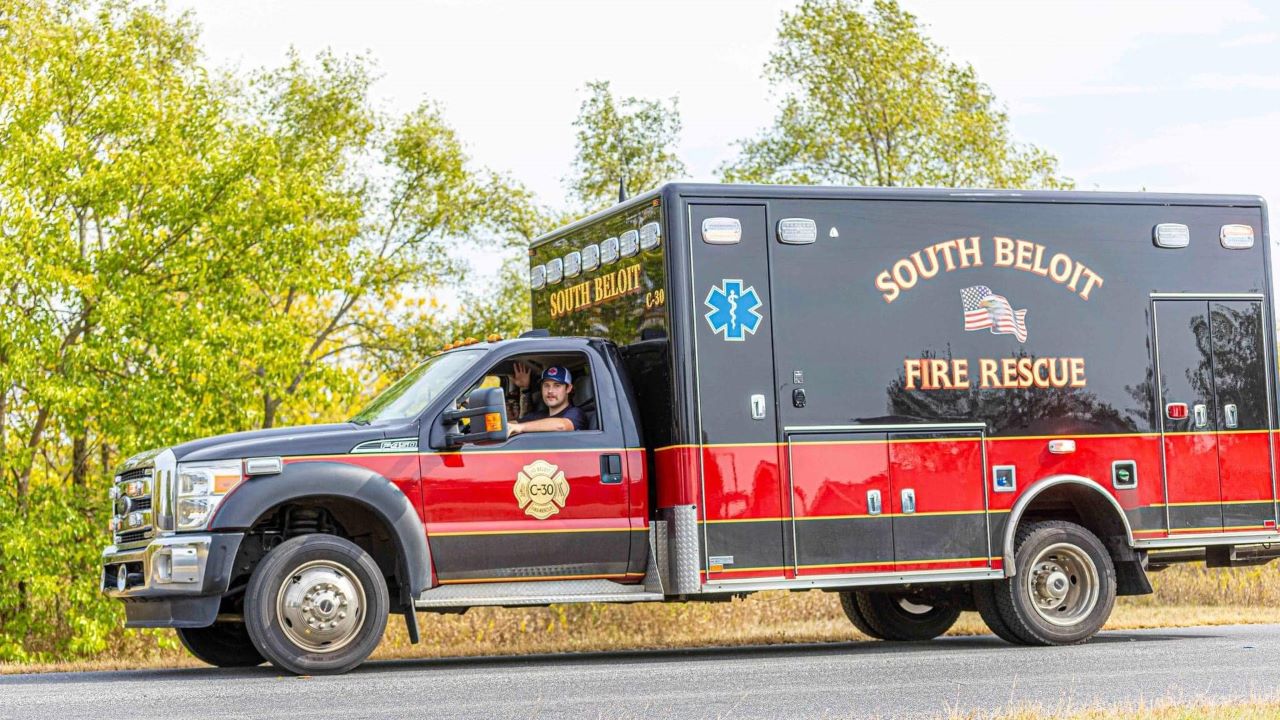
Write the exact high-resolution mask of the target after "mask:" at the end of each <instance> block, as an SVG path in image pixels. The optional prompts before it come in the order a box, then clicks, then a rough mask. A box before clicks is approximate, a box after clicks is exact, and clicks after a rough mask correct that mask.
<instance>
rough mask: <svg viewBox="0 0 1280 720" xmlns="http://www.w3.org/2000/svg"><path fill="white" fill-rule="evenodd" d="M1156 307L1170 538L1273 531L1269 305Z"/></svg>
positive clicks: (1180, 302)
mask: <svg viewBox="0 0 1280 720" xmlns="http://www.w3.org/2000/svg"><path fill="white" fill-rule="evenodd" d="M1154 307H1155V317H1156V334H1157V350H1158V362H1159V368H1160V372H1159V382H1160V406H1159V408H1158V409H1159V412H1160V416H1161V432H1162V435H1163V437H1162V443H1163V450H1164V463H1165V488H1166V502H1167V512H1168V518H1169V533H1170V535H1180V534H1193V533H1205V532H1223V531H1226V532H1247V531H1250V530H1264V529H1272V528H1274V527H1275V520H1276V517H1275V486H1274V484H1273V483H1272V457H1271V452H1272V450H1271V440H1270V432H1269V428H1270V427H1271V424H1272V419H1271V415H1270V403H1269V398H1270V396H1269V393H1268V382H1267V367H1266V339H1265V337H1264V332H1265V330H1264V328H1265V327H1266V325H1265V319H1264V312H1263V304H1262V301H1261V300H1252V299H1240V300H1236V299H1222V300H1217V299H1208V300H1205V299H1198V298H1196V299H1177V300H1174V299H1163V300H1156V301H1154Z"/></svg>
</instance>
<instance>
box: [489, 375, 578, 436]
mask: <svg viewBox="0 0 1280 720" xmlns="http://www.w3.org/2000/svg"><path fill="white" fill-rule="evenodd" d="M532 374H533V371H532V368H530V367H529V366H528V365H526V364H524V363H521V362H517V363H515V366H514V369H513V379H514V381H515V384H516V387H518V388H520V389H521V390H528V389H529V381H530V380H531V379H532ZM572 396H573V376H572V375H570V374H569V368H566V367H564V366H562V365H551V366H549V367H547V369H546V370H543V371H542V402H543V403H544V404H545V405H546V406H547V407H546V409H545V410H537V411H534V412H531V413H528V414H526V415H524V416H523V417H521V418H520V419H519V420H518V421H516V422H513V423H511V424H509V425H508V427H509V428H510V430H511V434H512V435H519V434H520V433H527V432H552V431H557V430H560V431H564V430H581V429H582V428H583V427H585V426H586V424H587V423H586V417H584V416H583V414H582V411H581V410H579V409H578V408H577V407H575V406H574V405H573V403H572V402H570V399H569V398H571V397H572Z"/></svg>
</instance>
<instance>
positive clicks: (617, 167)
mask: <svg viewBox="0 0 1280 720" xmlns="http://www.w3.org/2000/svg"><path fill="white" fill-rule="evenodd" d="M587 91H588V92H589V95H588V97H587V99H586V100H584V101H583V102H582V105H581V107H580V108H579V109H578V117H577V119H576V120H574V122H573V126H574V127H575V128H577V151H576V155H575V156H574V160H573V169H572V174H571V175H570V176H569V178H568V179H567V180H566V184H567V185H568V187H569V191H570V194H571V195H572V197H573V199H574V200H575V201H576V202H577V203H579V204H580V205H581V207H582V208H583V210H585V211H586V212H587V213H590V212H594V211H596V210H601V209H603V208H607V207H609V206H610V205H612V204H614V203H615V202H617V201H618V188H619V183H621V186H622V187H623V188H625V189H626V192H627V194H629V195H635V194H637V193H641V192H644V191H646V190H650V189H652V188H654V187H657V186H658V184H660V183H662V182H664V181H666V180H674V179H676V178H679V177H681V176H683V175H684V174H685V172H686V171H685V166H684V163H683V162H681V161H680V158H679V157H678V156H677V155H676V153H675V146H676V145H677V143H678V142H679V139H680V107H679V103H678V101H677V100H676V99H675V98H672V99H671V101H670V103H669V104H664V103H662V102H660V101H657V100H641V99H639V98H634V97H628V98H626V99H625V100H621V101H619V100H617V99H616V98H614V96H613V92H612V90H610V88H609V83H608V82H601V81H596V82H590V83H587Z"/></svg>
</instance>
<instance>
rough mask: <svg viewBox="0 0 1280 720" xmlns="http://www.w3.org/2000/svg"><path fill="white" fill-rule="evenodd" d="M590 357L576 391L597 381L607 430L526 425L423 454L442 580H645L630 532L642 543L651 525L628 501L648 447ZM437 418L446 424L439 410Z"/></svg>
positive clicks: (426, 506)
mask: <svg viewBox="0 0 1280 720" xmlns="http://www.w3.org/2000/svg"><path fill="white" fill-rule="evenodd" d="M588 356H589V362H590V366H591V368H592V373H591V376H590V377H581V378H579V380H578V382H577V383H574V384H575V393H574V395H575V396H581V392H580V389H579V388H578V387H577V385H578V384H579V383H581V382H587V381H590V382H592V388H593V390H594V392H593V393H592V397H594V399H595V411H596V413H597V414H598V420H597V425H598V427H599V429H596V430H578V431H567V432H533V433H526V434H522V435H517V436H515V437H512V438H510V439H508V440H507V441H505V442H502V443H494V444H483V445H481V444H473V445H463V446H461V447H458V448H455V449H449V450H444V451H439V452H427V453H423V454H422V455H421V469H422V480H423V483H422V484H423V511H424V514H425V520H426V529H427V538H428V542H429V543H430V547H431V556H432V561H433V562H434V565H435V571H436V576H437V578H438V580H439V582H440V583H441V584H453V583H485V582H500V581H524V580H575V579H610V580H614V581H618V582H629V581H634V582H638V581H639V580H641V579H642V577H643V572H642V570H643V564H639V568H637V567H636V565H637V563H635V562H633V559H632V558H631V551H632V549H633V545H632V543H633V540H632V537H631V536H632V534H633V531H635V533H636V535H637V539H636V540H635V542H637V543H640V545H639V547H640V548H643V547H644V538H643V533H644V532H645V530H646V528H645V523H644V519H643V517H640V518H636V519H633V518H632V517H631V515H632V513H631V512H630V502H629V500H630V498H629V488H631V486H632V484H633V483H632V480H637V478H633V477H631V474H632V472H633V468H637V467H640V468H642V467H643V462H641V461H639V458H640V457H642V451H641V450H639V449H627V448H626V447H625V443H624V440H623V434H622V426H621V420H620V416H619V405H618V402H617V397H616V395H615V393H614V389H613V388H614V383H612V382H609V381H608V375H607V374H606V373H607V371H606V370H605V367H604V364H603V362H602V361H601V360H600V359H599V358H598V357H596V356H595V355H594V354H591V353H588ZM485 365H486V367H487V366H490V365H492V362H489V363H486V364H485ZM478 379H479V376H477V377H475V378H471V379H470V380H468V383H472V382H475V381H477V380H478ZM433 425H434V428H435V431H436V432H438V431H439V430H440V421H439V419H436V420H434V422H433ZM429 433H430V428H424V434H429ZM628 453H631V454H633V455H635V457H633V458H628V457H626V456H627V454H628ZM637 569H639V570H641V571H640V572H635V570H637Z"/></svg>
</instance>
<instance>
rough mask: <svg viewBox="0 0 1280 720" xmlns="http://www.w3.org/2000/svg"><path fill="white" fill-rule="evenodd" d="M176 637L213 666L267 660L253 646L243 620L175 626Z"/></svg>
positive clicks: (259, 662) (237, 665)
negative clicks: (205, 624) (187, 626)
mask: <svg viewBox="0 0 1280 720" xmlns="http://www.w3.org/2000/svg"><path fill="white" fill-rule="evenodd" d="M178 639H179V640H181V641H182V646H183V647H185V648H186V649H187V652H189V653H191V654H192V655H194V656H195V657H196V659H198V660H201V661H203V662H206V663H208V664H210V665H213V666H214V667H221V668H232V667H254V666H256V665H261V664H262V663H264V662H266V659H265V658H263V657H262V653H260V652H258V648H256V647H254V646H253V640H252V639H251V638H250V637H249V631H248V630H247V629H245V626H244V623H233V622H216V623H214V624H212V625H210V626H209V627H202V628H178Z"/></svg>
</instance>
